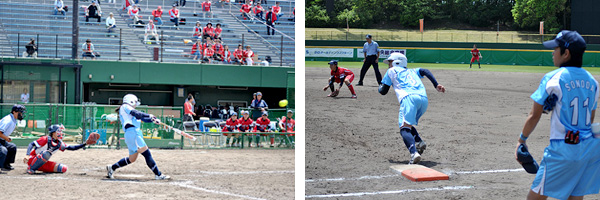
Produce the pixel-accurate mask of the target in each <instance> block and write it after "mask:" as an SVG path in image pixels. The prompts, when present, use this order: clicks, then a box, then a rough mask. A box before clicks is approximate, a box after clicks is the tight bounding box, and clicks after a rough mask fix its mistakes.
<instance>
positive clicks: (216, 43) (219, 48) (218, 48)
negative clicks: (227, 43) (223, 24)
mask: <svg viewBox="0 0 600 200" xmlns="http://www.w3.org/2000/svg"><path fill="white" fill-rule="evenodd" d="M213 49H214V50H215V53H221V52H222V51H223V44H222V43H221V40H219V39H218V38H215V40H214V45H213Z"/></svg>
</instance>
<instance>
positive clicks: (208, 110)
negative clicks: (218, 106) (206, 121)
mask: <svg viewBox="0 0 600 200" xmlns="http://www.w3.org/2000/svg"><path fill="white" fill-rule="evenodd" d="M211 113H212V108H211V107H210V104H206V106H205V107H204V111H203V114H202V116H204V117H210V116H211Z"/></svg>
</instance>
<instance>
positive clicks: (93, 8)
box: [85, 0, 102, 22]
mask: <svg viewBox="0 0 600 200" xmlns="http://www.w3.org/2000/svg"><path fill="white" fill-rule="evenodd" d="M90 18H97V19H98V22H101V21H102V9H100V6H99V5H96V0H93V1H92V5H90V6H88V8H87V9H86V12H85V22H89V21H90Z"/></svg>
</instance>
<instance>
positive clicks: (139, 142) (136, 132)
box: [106, 94, 170, 180]
mask: <svg viewBox="0 0 600 200" xmlns="http://www.w3.org/2000/svg"><path fill="white" fill-rule="evenodd" d="M139 105H140V101H139V99H138V98H137V97H136V96H135V95H133V94H128V95H125V96H124V97H123V105H121V106H120V107H119V108H117V110H116V111H117V112H118V113H119V119H120V120H121V124H122V125H123V129H124V130H125V143H126V144H127V149H129V156H128V157H125V158H122V159H121V160H119V162H116V163H115V164H113V165H108V166H106V171H107V177H108V178H110V179H114V176H113V173H114V171H115V170H116V169H118V168H120V167H125V166H127V165H128V164H131V163H133V162H135V161H136V160H137V157H138V155H139V154H142V156H144V158H145V159H146V164H147V165H148V168H150V170H152V172H154V175H155V178H156V179H157V180H163V179H169V178H170V177H169V176H167V175H164V174H162V173H161V172H160V171H159V170H158V166H157V165H156V162H155V161H154V158H152V154H151V153H150V149H148V145H146V142H145V141H144V137H143V135H142V131H141V130H140V128H141V122H140V120H141V121H143V122H146V123H148V122H153V123H155V124H160V120H159V119H157V118H156V117H155V116H154V115H151V114H146V113H143V112H141V111H138V110H135V107H137V106H139Z"/></svg>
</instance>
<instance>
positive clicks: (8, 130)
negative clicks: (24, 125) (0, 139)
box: [0, 114, 17, 136]
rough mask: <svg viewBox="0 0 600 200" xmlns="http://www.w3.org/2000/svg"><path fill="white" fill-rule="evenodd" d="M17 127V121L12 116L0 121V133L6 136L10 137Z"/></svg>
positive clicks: (9, 115)
mask: <svg viewBox="0 0 600 200" xmlns="http://www.w3.org/2000/svg"><path fill="white" fill-rule="evenodd" d="M16 126H17V119H15V116H13V114H8V115H6V116H4V117H3V118H2V120H0V131H2V133H3V134H4V135H6V136H10V134H12V132H13V131H14V130H15V127H16Z"/></svg>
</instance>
